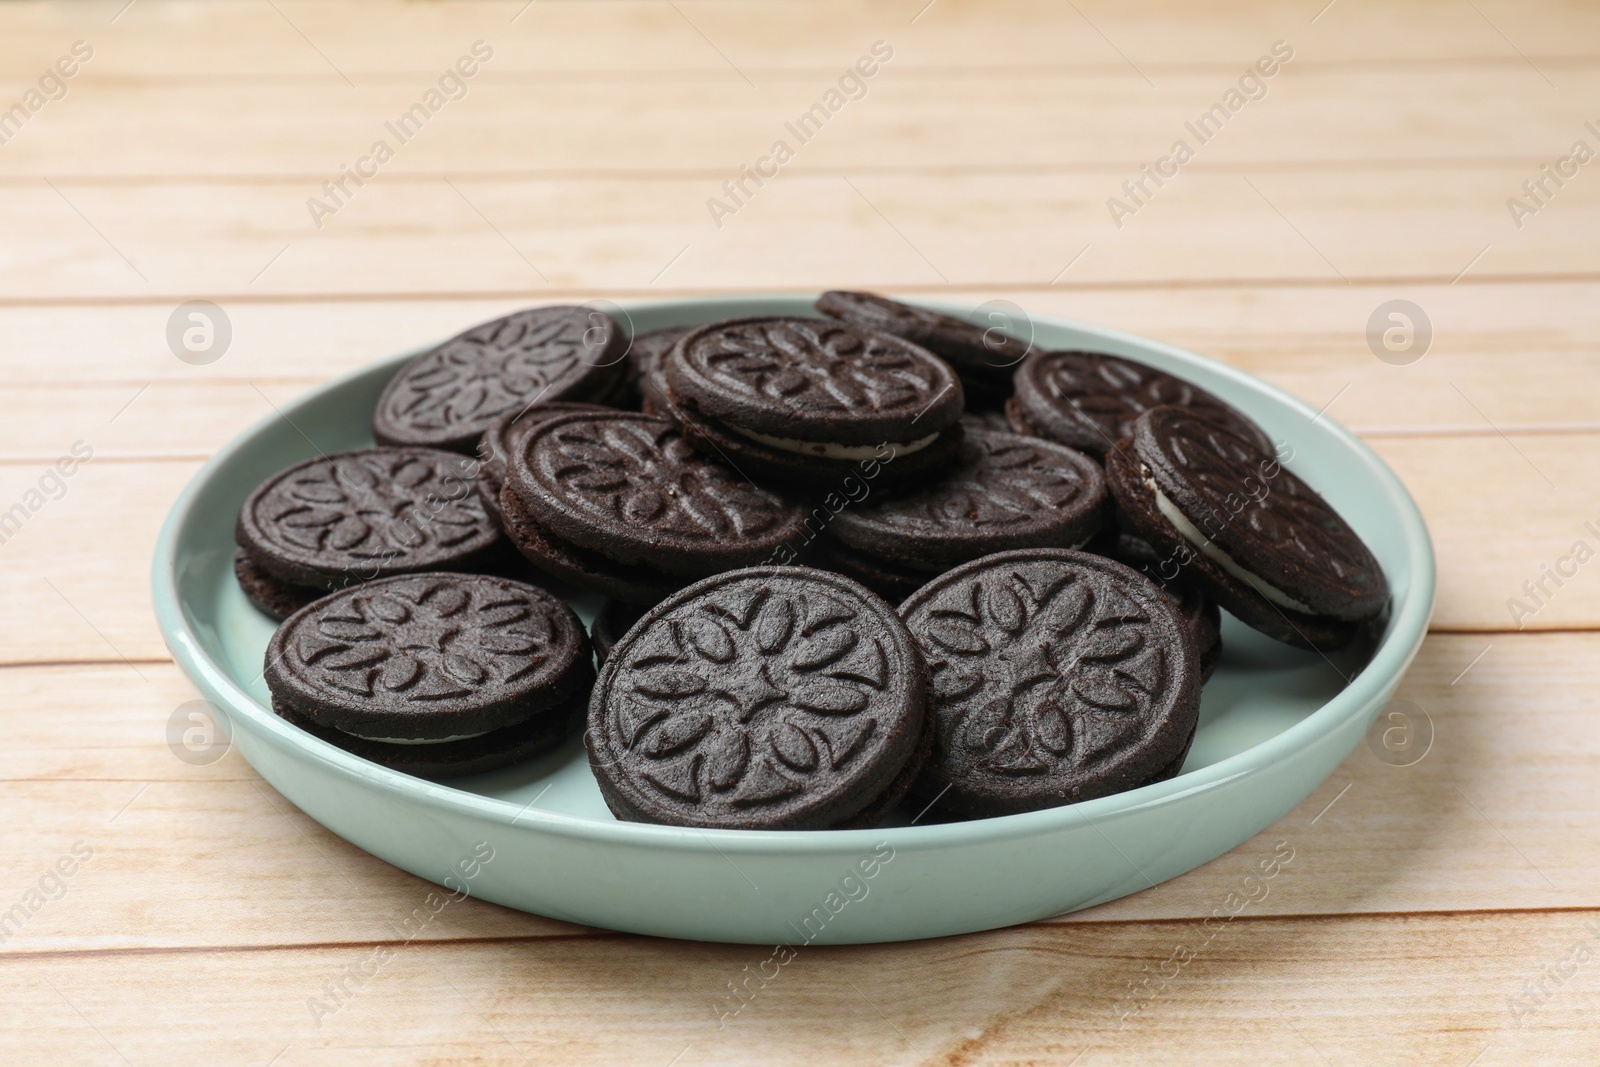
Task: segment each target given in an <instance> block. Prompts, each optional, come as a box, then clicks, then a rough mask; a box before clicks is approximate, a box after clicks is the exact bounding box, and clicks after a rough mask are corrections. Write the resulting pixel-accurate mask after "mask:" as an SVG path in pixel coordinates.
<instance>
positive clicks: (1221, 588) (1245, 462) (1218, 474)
mask: <svg viewBox="0 0 1600 1067" xmlns="http://www.w3.org/2000/svg"><path fill="white" fill-rule="evenodd" d="M1107 477H1108V480H1109V482H1110V485H1111V491H1112V493H1113V495H1115V497H1116V500H1117V504H1118V506H1119V507H1120V508H1121V509H1122V511H1123V513H1124V514H1125V515H1126V516H1127V518H1128V521H1129V522H1131V523H1132V524H1133V525H1134V527H1135V528H1136V529H1137V531H1138V533H1139V535H1140V536H1141V537H1143V538H1144V540H1146V541H1148V542H1149V543H1150V545H1152V546H1153V547H1154V548H1155V549H1156V550H1157V551H1159V552H1162V553H1164V554H1165V555H1166V557H1167V558H1168V559H1171V560H1174V561H1176V562H1177V563H1178V565H1179V569H1180V571H1181V573H1182V575H1183V576H1184V577H1185V578H1186V579H1188V580H1192V581H1194V582H1196V583H1197V584H1199V585H1200V587H1201V588H1202V589H1204V590H1205V592H1206V593H1207V594H1209V595H1210V596H1211V597H1212V598H1213V599H1215V600H1216V601H1217V602H1218V603H1219V604H1221V605H1222V606H1223V607H1224V608H1227V609H1228V610H1229V611H1230V612H1232V613H1233V614H1234V615H1236V616H1237V617H1238V618H1239V619H1240V620H1241V621H1242V622H1244V623H1246V624H1247V625H1249V626H1252V627H1254V628H1255V629H1257V630H1260V631H1261V632H1262V633H1265V634H1267V635H1268V636H1270V637H1274V638H1277V639H1278V640H1279V641H1283V642H1284V643H1286V644H1291V645H1295V646H1297V647H1300V648H1308V649H1314V650H1320V651H1328V650H1332V649H1336V648H1342V647H1344V646H1345V645H1347V644H1349V643H1350V641H1351V640H1352V639H1353V638H1354V636H1355V634H1356V631H1357V628H1358V626H1359V624H1361V623H1365V622H1369V621H1371V620H1373V619H1376V618H1377V617H1378V616H1379V615H1381V614H1382V612H1383V611H1384V609H1385V607H1386V606H1387V604H1388V601H1389V589H1388V585H1387V582H1386V580H1385V578H1384V574H1383V569H1382V567H1380V566H1379V564H1378V561H1377V560H1376V559H1375V558H1374V557H1373V555H1372V553H1371V551H1370V550H1368V548H1367V546H1366V545H1365V544H1364V543H1363V542H1362V540H1361V538H1360V536H1359V535H1357V534H1356V532H1355V531H1354V530H1352V529H1351V528H1350V525H1349V524H1348V523H1346V522H1345V521H1344V519H1343V518H1342V517H1341V516H1340V515H1339V513H1338V512H1337V511H1335V510H1334V509H1333V508H1332V507H1331V506H1330V505H1329V504H1328V502H1327V501H1325V500H1324V499H1323V498H1322V497H1321V496H1320V495H1319V494H1318V493H1317V492H1316V490H1314V489H1312V488H1311V487H1310V486H1309V485H1307V484H1306V483H1305V482H1304V481H1302V480H1301V479H1300V478H1298V477H1297V476H1296V475H1295V474H1294V472H1292V471H1290V470H1289V469H1288V468H1287V467H1285V466H1283V464H1282V462H1281V461H1280V460H1279V457H1278V455H1277V453H1276V452H1272V451H1266V450H1264V449H1263V448H1262V447H1261V446H1260V444H1259V443H1258V442H1257V441H1256V440H1254V439H1253V438H1252V437H1251V436H1248V435H1246V434H1243V433H1241V432H1240V431H1239V430H1238V428H1237V427H1236V426H1234V425H1233V424H1232V423H1231V422H1230V421H1226V420H1219V419H1214V418H1211V417H1209V416H1207V415H1205V414H1202V413H1201V412H1198V411H1195V410H1192V409H1186V408H1173V407H1163V408H1154V409H1152V410H1150V411H1147V412H1145V413H1144V414H1143V415H1141V416H1139V418H1138V419H1137V420H1135V421H1134V423H1133V427H1132V434H1131V436H1130V437H1129V438H1128V440H1127V441H1126V442H1124V443H1123V444H1121V445H1119V446H1118V447H1117V448H1116V449H1113V450H1112V452H1111V453H1110V454H1109V455H1108V456H1107Z"/></svg>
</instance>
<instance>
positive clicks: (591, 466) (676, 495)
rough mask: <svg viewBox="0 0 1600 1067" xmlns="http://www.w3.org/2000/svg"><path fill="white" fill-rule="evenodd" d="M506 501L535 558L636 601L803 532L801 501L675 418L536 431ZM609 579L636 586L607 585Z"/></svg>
mask: <svg viewBox="0 0 1600 1067" xmlns="http://www.w3.org/2000/svg"><path fill="white" fill-rule="evenodd" d="M513 497H514V498H515V499H514V500H511V499H510V498H513ZM501 503H502V509H503V510H504V511H505V512H506V515H507V519H508V523H507V525H508V529H509V532H510V534H511V538H512V541H513V542H514V543H515V544H516V545H517V546H518V547H519V548H520V549H522V551H523V553H524V554H525V555H527V556H528V558H529V559H531V560H533V561H534V563H535V564H538V565H540V566H546V565H547V564H548V563H549V562H550V560H549V557H550V556H551V555H552V554H555V555H560V556H564V557H568V558H570V559H572V560H576V561H578V562H580V563H581V564H582V567H581V570H582V571H586V572H588V573H572V574H562V575H561V577H563V578H565V579H567V580H570V581H572V582H573V583H574V584H578V585H582V586H584V587H585V588H589V589H593V590H594V591H596V592H600V593H603V594H605V595H607V596H611V597H614V598H618V599H626V600H629V601H630V602H633V603H647V604H648V603H654V602H655V601H656V600H658V599H660V597H659V596H658V595H654V591H655V590H658V589H660V588H663V587H664V588H666V589H667V590H668V591H670V590H671V589H675V588H680V587H682V586H683V585H686V584H688V583H689V582H690V581H693V580H695V579H698V578H703V577H705V576H707V575H710V574H714V573H716V572H718V571H721V570H726V569H728V568H730V567H741V566H750V565H753V564H757V563H761V562H764V561H766V560H768V559H772V558H774V557H775V556H777V555H778V554H780V553H781V552H782V551H783V550H784V549H785V548H786V546H788V545H789V544H791V543H793V542H796V541H798V540H799V539H800V538H801V537H802V535H803V534H804V532H805V516H804V514H803V513H802V512H801V511H800V509H799V508H798V507H795V506H794V505H792V504H790V503H788V502H786V501H784V500H783V499H782V498H781V497H779V496H777V495H776V494H775V493H772V492H769V491H767V490H765V489H761V488H759V487H757V486H754V485H752V484H750V483H748V482H746V481H745V480H744V479H742V478H740V477H739V476H738V475H737V474H735V473H734V472H733V471H730V470H728V469H727V468H726V467H723V466H722V465H721V464H718V463H713V462H711V461H709V460H707V459H705V458H704V457H702V456H700V455H699V454H698V453H696V452H695V451H694V450H693V449H692V448H690V447H689V444H688V442H687V441H686V440H685V439H684V435H683V434H682V433H681V432H680V431H679V430H678V428H677V427H676V426H675V425H674V424H673V423H671V422H670V421H668V420H666V419H658V418H653V417H651V416H649V415H643V414H636V413H631V412H610V413H606V414H598V413H582V414H569V415H565V416H562V417H561V418H558V419H552V420H550V421H548V422H544V423H541V424H540V425H539V426H537V427H535V428H534V429H533V431H532V432H531V433H530V434H529V435H528V437H527V438H526V440H525V441H524V442H523V446H522V449H521V451H520V453H518V454H517V455H516V456H515V457H514V459H513V462H512V463H511V465H510V467H509V468H508V470H507V479H506V487H505V490H504V491H503V492H502V494H501ZM513 512H515V516H514V518H515V521H514V522H513V521H512V519H513ZM609 575H617V576H619V577H622V578H623V579H625V580H626V583H627V584H629V585H631V586H634V587H635V588H633V589H631V590H630V589H624V588H620V587H619V586H617V585H614V584H610V583H607V582H604V581H602V580H601V579H604V578H606V577H607V576H609ZM646 593H649V594H650V595H645V594H646Z"/></svg>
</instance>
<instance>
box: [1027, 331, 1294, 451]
mask: <svg viewBox="0 0 1600 1067" xmlns="http://www.w3.org/2000/svg"><path fill="white" fill-rule="evenodd" d="M1016 390H1017V391H1016V395H1015V396H1013V397H1012V398H1011V400H1010V401H1009V402H1007V404H1006V415H1007V417H1008V418H1009V419H1010V420H1011V426H1012V428H1013V429H1015V430H1016V431H1017V432H1018V433H1029V434H1034V435H1036V436H1039V437H1047V438H1049V439H1050V440H1052V441H1060V442H1061V443H1062V444H1067V445H1071V446H1072V447H1073V448H1081V449H1083V450H1084V451H1085V452H1088V453H1089V454H1090V455H1093V456H1097V457H1103V456H1104V455H1105V454H1106V452H1107V451H1109V450H1110V449H1111V447H1112V446H1113V445H1115V444H1116V443H1117V442H1118V441H1120V440H1122V439H1123V438H1124V437H1126V436H1128V434H1129V432H1130V431H1131V428H1132V426H1133V420H1134V419H1136V418H1138V417H1139V416H1140V415H1142V414H1143V413H1144V412H1146V411H1148V410H1150V409H1151V408H1154V407H1160V406H1163V405H1172V406H1177V407H1189V408H1194V409H1196V410H1198V411H1203V412H1205V413H1207V414H1209V415H1211V416H1212V417H1214V418H1217V419H1221V420H1223V421H1226V422H1228V423H1230V424H1231V425H1233V426H1234V428H1235V430H1236V431H1237V432H1238V433H1240V434H1242V435H1244V436H1247V437H1251V438H1253V439H1254V440H1255V441H1256V442H1257V443H1258V444H1259V445H1260V447H1262V448H1265V449H1267V450H1268V451H1271V449H1272V444H1271V442H1270V441H1269V440H1268V439H1267V436H1266V434H1265V433H1263V432H1262V431H1261V429H1260V428H1259V427H1258V426H1256V424H1255V423H1254V422H1252V421H1250V419H1249V418H1247V417H1246V416H1245V415H1243V414H1241V413H1240V412H1239V411H1237V410H1236V409H1234V408H1233V407H1231V406H1229V405H1228V404H1226V403H1224V402H1223V401H1221V400H1218V399H1217V398H1216V397H1214V396H1212V395H1211V394H1210V393H1208V392H1206V391H1205V390H1204V389H1202V388H1200V387H1199V386H1198V385H1193V384H1191V383H1189V382H1186V381H1184V380H1183V379H1182V378H1177V377H1174V376H1173V375H1171V374H1168V373H1166V372H1165V371H1161V370H1157V369H1156V368H1154V367H1151V366H1148V365H1146V364H1144V363H1135V362H1134V361H1132V360H1129V359H1121V358H1119V357H1117V356H1111V355H1106V354H1104V353H1101V352H1052V351H1037V352H1034V353H1033V354H1032V355H1030V356H1029V357H1028V358H1027V359H1025V360H1023V362H1022V366H1020V367H1018V368H1017V373H1016Z"/></svg>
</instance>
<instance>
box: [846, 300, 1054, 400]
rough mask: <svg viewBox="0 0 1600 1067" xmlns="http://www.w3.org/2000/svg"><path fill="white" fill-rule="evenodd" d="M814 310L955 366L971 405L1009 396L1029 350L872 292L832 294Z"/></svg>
mask: <svg viewBox="0 0 1600 1067" xmlns="http://www.w3.org/2000/svg"><path fill="white" fill-rule="evenodd" d="M817 310H818V311H820V312H822V313H823V314H824V315H829V316H831V317H833V318H836V319H842V320H843V321H845V322H850V323H854V324H855V325H857V326H861V327H864V328H866V329H869V330H877V331H879V332H880V333H890V334H894V335H895V336H896V337H904V338H905V339H906V340H907V341H910V342H911V343H912V344H915V345H921V346H922V347H923V348H926V349H927V350H928V351H929V352H932V353H933V354H934V355H936V356H938V357H940V358H941V359H943V360H944V361H945V362H947V363H949V364H950V365H951V366H952V367H954V368H955V371H956V373H957V374H958V375H960V376H961V382H962V385H964V386H965V387H966V391H967V404H968V406H969V407H984V408H989V407H999V406H1000V404H1003V403H1004V402H1005V399H1006V398H1007V397H1008V396H1010V395H1011V375H1012V371H1013V370H1014V369H1015V368H1016V366H1017V364H1018V363H1021V362H1022V359H1023V357H1024V356H1026V355H1027V354H1028V350H1029V348H1030V347H1031V345H1030V343H1029V342H1027V341H1023V340H1020V339H1018V338H1016V337H1012V336H1011V335H1010V334H1007V333H1005V332H1004V331H1002V330H999V329H995V328H992V327H985V326H980V325H978V324H977V323H973V322H968V321H967V320H966V319H958V318H956V317H955V316H953V315H945V314H942V313H940V312H937V311H931V310H929V309H927V308H920V307H917V306H915V305H913V304H902V303H901V302H900V301H898V300H890V299H889V298H888V297H883V296H879V295H877V294H876V293H859V292H848V291H845V290H838V289H835V290H830V291H829V292H826V293H823V294H822V295H821V296H820V297H818V298H817Z"/></svg>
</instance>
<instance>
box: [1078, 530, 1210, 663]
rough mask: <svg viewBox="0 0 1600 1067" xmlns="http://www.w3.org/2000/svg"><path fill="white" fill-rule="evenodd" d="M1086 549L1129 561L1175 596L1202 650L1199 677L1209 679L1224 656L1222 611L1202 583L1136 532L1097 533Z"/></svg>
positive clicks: (1195, 643)
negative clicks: (1101, 535) (1189, 575)
mask: <svg viewBox="0 0 1600 1067" xmlns="http://www.w3.org/2000/svg"><path fill="white" fill-rule="evenodd" d="M1085 551H1089V552H1094V553H1097V554H1098V555H1102V556H1110V557H1111V558H1112V559H1114V560H1116V561H1117V562H1118V563H1125V564H1127V565H1128V566H1130V567H1132V568H1133V569H1134V570H1136V571H1138V572H1139V573H1140V574H1142V575H1144V576H1145V577H1146V578H1148V579H1150V580H1151V581H1152V582H1155V583H1156V584H1157V585H1159V586H1160V587H1161V588H1162V589H1163V590H1164V591H1165V592H1166V594H1167V595H1168V596H1170V597H1171V598H1172V599H1173V602H1174V603H1176V604H1177V605H1178V613H1179V614H1180V615H1182V616H1183V621H1184V622H1185V623H1186V624H1187V625H1188V627H1189V636H1191V637H1193V638H1194V647H1195V648H1196V649H1197V650H1198V651H1199V653H1200V680H1201V681H1202V682H1205V681H1210V680H1211V675H1212V674H1214V673H1215V672H1216V669H1217V663H1218V661H1219V660H1221V659H1222V611H1221V610H1220V609H1219V608H1218V607H1217V602H1216V601H1215V600H1212V599H1211V598H1210V597H1209V596H1207V595H1206V593H1205V591H1204V590H1203V589H1201V587H1200V585H1199V583H1198V582H1196V581H1194V580H1193V579H1191V578H1186V577H1184V576H1183V570H1182V568H1181V567H1179V566H1178V563H1177V561H1176V560H1172V559H1166V558H1164V557H1163V556H1162V554H1161V553H1160V552H1157V551H1156V550H1155V547H1154V546H1152V545H1151V544H1150V542H1148V541H1146V540H1145V539H1144V538H1142V537H1139V536H1138V535H1136V534H1126V533H1124V534H1113V535H1112V536H1111V537H1110V538H1109V539H1102V538H1101V537H1098V536H1097V537H1096V538H1095V539H1094V541H1091V542H1090V544H1089V545H1088V546H1087V547H1086V549H1085Z"/></svg>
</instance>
